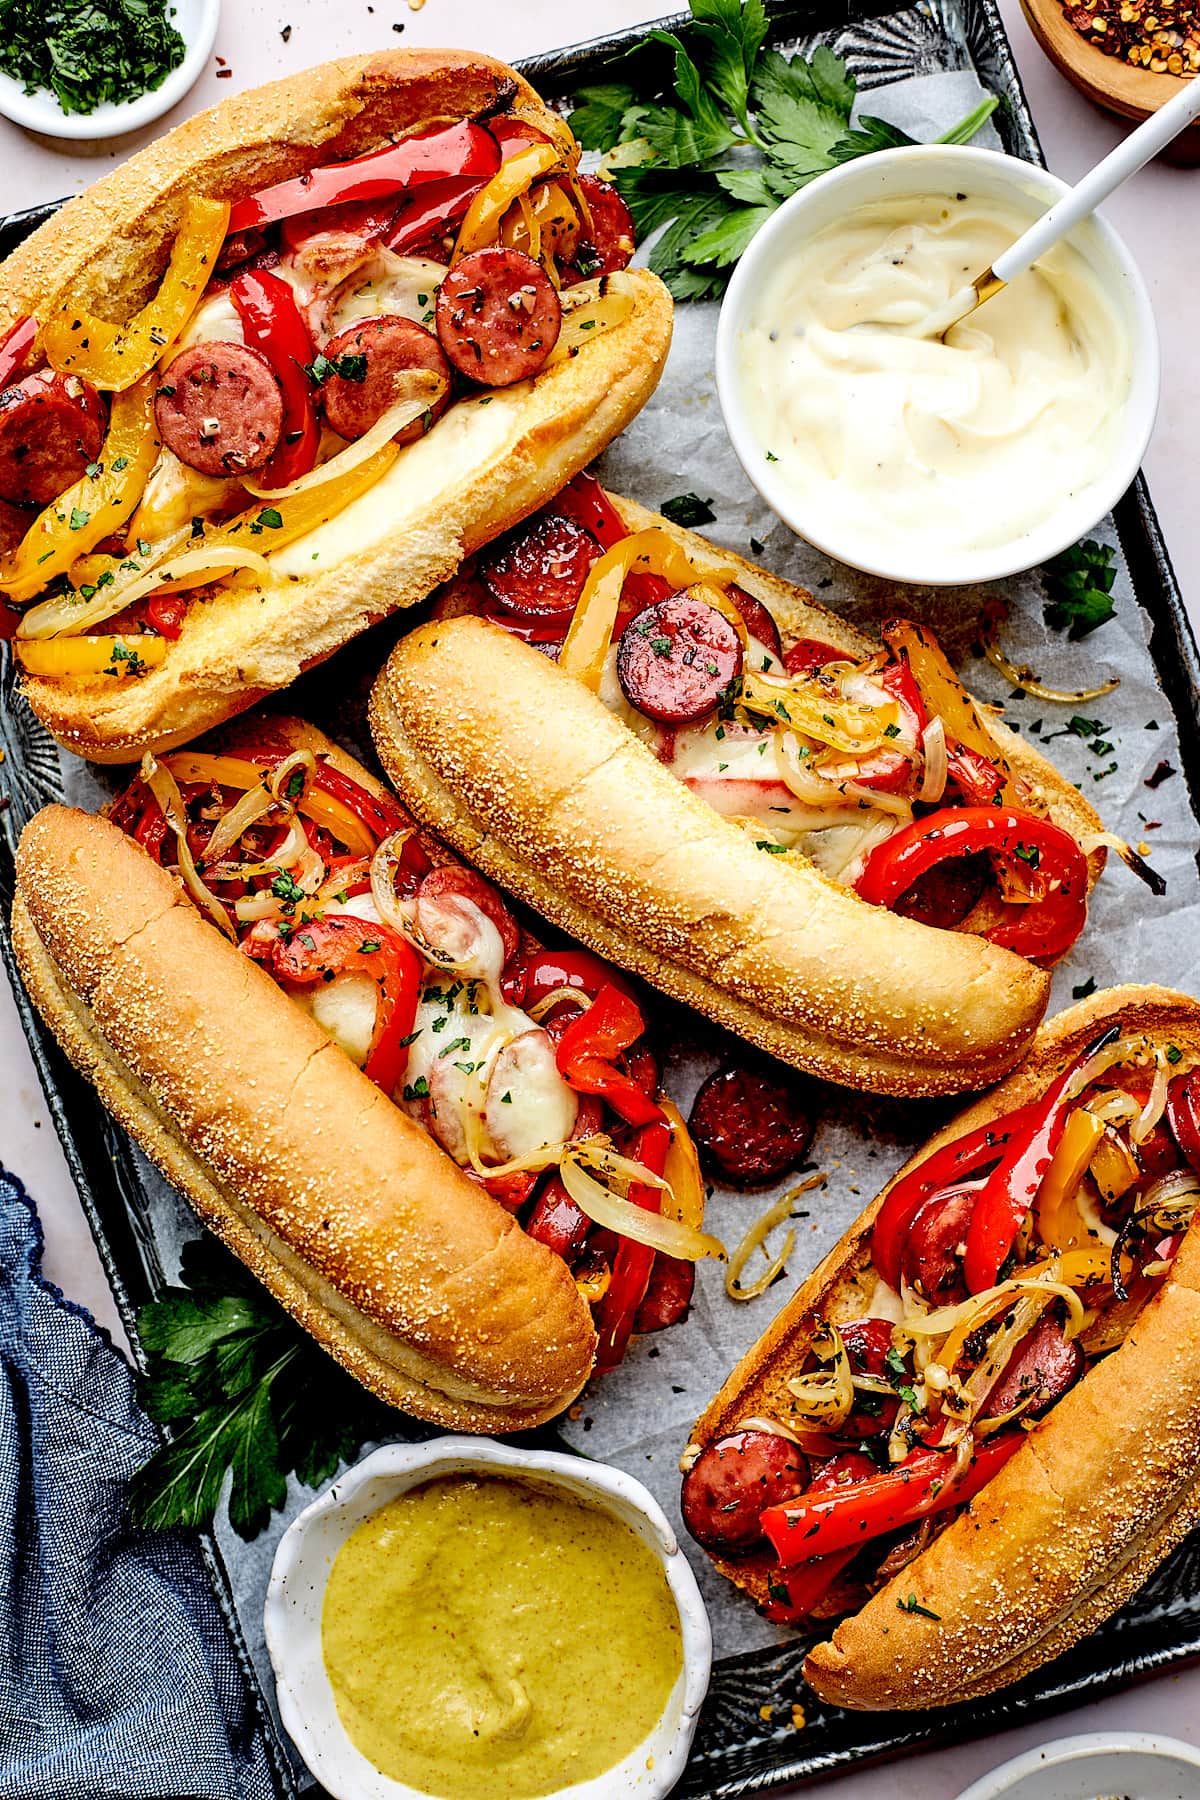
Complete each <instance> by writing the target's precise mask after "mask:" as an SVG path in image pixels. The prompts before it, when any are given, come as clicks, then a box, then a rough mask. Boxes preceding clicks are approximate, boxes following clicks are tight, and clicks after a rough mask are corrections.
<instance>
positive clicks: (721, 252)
mask: <svg viewBox="0 0 1200 1800" xmlns="http://www.w3.org/2000/svg"><path fill="white" fill-rule="evenodd" d="M690 6H691V13H692V20H691V29H690V37H689V40H688V41H687V42H686V43H685V42H684V40H683V39H682V38H681V37H680V36H679V35H678V34H677V33H676V32H673V31H664V30H662V29H661V28H659V29H656V30H653V31H651V32H650V33H649V34H648V35H647V38H646V40H645V41H646V42H647V43H658V44H663V45H665V46H666V47H667V48H668V49H670V50H671V51H672V52H673V57H674V62H673V90H674V91H673V94H672V95H671V96H670V97H669V98H667V99H664V100H662V101H654V102H639V101H637V100H635V98H634V93H633V89H632V88H630V87H627V86H625V85H624V84H622V83H618V82H605V83H600V84H597V85H594V86H590V87H585V88H581V89H580V90H579V96H578V100H579V104H578V105H577V106H576V108H575V110H574V112H573V113H572V114H571V126H572V128H573V130H574V131H575V134H576V136H577V137H578V138H579V140H580V142H581V143H582V144H584V145H585V147H586V148H588V149H591V150H602V151H605V152H607V153H610V154H611V153H612V152H613V151H614V150H616V148H617V147H618V146H621V147H622V154H621V155H620V156H619V157H618V156H614V157H613V158H612V165H611V167H610V169H609V170H608V173H610V174H611V177H612V179H613V180H614V181H615V183H616V186H617V188H618V190H619V192H620V194H621V196H622V198H623V199H624V201H625V203H626V205H627V206H628V207H629V209H630V212H631V213H632V214H633V221H634V226H635V228H636V230H637V233H638V236H639V237H640V238H642V239H645V238H649V237H651V236H652V235H653V234H655V233H657V232H661V235H660V236H659V237H658V238H657V240H656V241H655V242H654V243H653V244H652V245H651V248H650V259H649V260H650V267H651V268H652V269H653V270H654V272H655V274H657V275H660V276H661V277H662V279H663V280H664V281H665V282H666V284H667V286H668V288H669V289H670V290H671V293H672V294H673V295H674V297H675V299H676V300H704V299H714V298H716V297H718V296H719V295H720V294H721V292H722V290H723V289H724V286H725V282H726V279H727V271H728V269H729V268H730V266H731V265H732V264H733V263H735V262H736V261H737V259H738V257H739V256H740V255H741V254H742V252H743V250H744V249H745V248H746V246H747V244H749V242H750V240H751V239H752V238H753V236H754V234H755V232H756V231H757V230H758V229H759V227H760V226H761V225H762V224H764V223H765V221H766V220H767V219H769V218H770V216H771V214H772V213H773V212H774V211H775V209H776V207H777V206H779V205H780V203H781V202H782V201H784V200H786V199H787V198H788V197H789V196H790V195H791V194H793V193H795V191H796V189H797V188H799V187H802V186H803V185H804V184H805V182H808V181H811V180H812V179H813V178H814V176H817V175H821V174H823V173H824V172H825V171H826V170H827V169H832V168H834V167H836V165H837V164H838V163H842V162H848V161H849V160H850V159H851V158H852V157H856V156H863V155H866V154H867V153H868V152H870V151H873V150H879V149H883V148H890V147H892V146H893V145H896V144H907V143H911V142H912V140H911V139H910V138H908V137H906V135H905V134H904V133H903V132H902V131H899V130H897V128H896V127H895V126H893V125H889V124H888V123H887V122H886V121H885V120H882V119H875V118H871V117H869V116H864V117H862V118H860V119H859V120H858V122H857V124H855V125H853V126H852V125H851V112H852V108H853V105H854V100H855V92H856V86H855V80H854V77H853V75H852V74H851V73H850V71H849V70H848V69H847V67H846V65H845V63H844V62H843V61H842V60H841V58H840V57H838V56H836V55H835V54H834V52H833V51H832V50H830V49H829V48H828V46H827V45H824V44H822V45H818V46H817V48H816V49H815V50H814V51H813V54H812V56H811V57H808V58H805V57H804V56H802V55H799V54H797V55H795V56H791V57H787V56H784V55H782V54H781V53H780V52H779V51H777V50H764V49H763V45H764V43H765V40H766V35H767V19H766V12H765V9H764V5H763V0H690ZM996 104H997V102H996V101H995V100H994V99H992V98H989V99H987V100H984V101H982V102H981V103H980V104H979V105H978V106H977V107H975V108H974V109H973V111H972V112H970V113H968V114H967V116H966V118H964V119H962V120H960V121H959V123H958V124H957V125H956V126H954V127H953V128H952V130H950V131H948V132H946V133H945V134H944V136H943V138H942V139H941V140H940V141H942V142H945V143H966V142H968V141H969V139H970V138H972V137H974V135H975V133H976V132H977V131H978V130H979V128H980V126H981V125H982V124H983V123H984V121H985V120H986V119H988V118H990V116H991V114H992V112H993V111H994V110H995V107H996ZM755 155H757V156H758V157H759V158H760V159H761V161H759V162H758V163H754V162H752V161H751V160H750V158H751V157H753V156H755Z"/></svg>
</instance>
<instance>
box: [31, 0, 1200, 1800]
mask: <svg viewBox="0 0 1200 1800" xmlns="http://www.w3.org/2000/svg"><path fill="white" fill-rule="evenodd" d="M680 3H682V0H680ZM411 4H412V0H408V4H406V3H405V0H376V3H375V5H374V7H371V6H368V5H367V4H366V0H349V3H348V0H269V3H268V4H265V5H264V4H263V3H262V0H229V3H228V4H227V5H226V7H225V12H224V17H223V20H222V23H221V26H220V29H219V31H218V34H217V43H216V56H217V57H221V58H224V62H225V66H227V67H228V68H230V69H231V70H232V78H231V79H218V78H217V73H216V70H217V67H218V66H219V65H218V63H217V62H216V61H215V60H214V62H213V64H212V66H211V68H210V71H209V73H208V74H206V75H205V76H203V77H202V78H201V80H200V82H199V83H198V84H197V86H196V87H195V88H194V89H193V91H192V93H191V94H190V95H189V96H188V97H187V99H186V100H185V101H184V102H183V103H182V105H181V106H180V107H178V108H177V109H176V110H175V111H174V112H173V113H170V114H168V115H167V117H166V118H165V119H163V120H160V121H159V122H158V123H157V124H156V125H154V126H153V127H151V128H150V129H149V130H147V131H146V132H144V133H140V134H136V135H133V136H131V137H129V138H126V139H118V140H116V141H115V142H112V143H107V144H100V145H96V146H94V147H92V146H89V145H87V144H86V143H71V144H66V145H62V144H59V143H57V142H56V141H54V140H52V139H48V138H35V137H32V136H30V135H29V134H28V133H25V132H23V131H20V130H19V129H18V128H17V127H16V126H13V125H10V124H9V123H8V122H7V121H6V120H0V166H2V167H3V168H4V169H5V170H6V178H5V204H6V205H11V206H32V205H34V204H35V203H36V202H38V201H40V200H50V199H57V198H58V197H59V196H60V195H62V194H67V193H73V192H76V191H77V190H78V189H80V188H82V187H85V186H86V185H87V184H88V183H89V182H90V181H93V180H95V179H96V177H97V176H99V175H101V174H103V173H104V172H105V171H106V170H107V169H108V168H109V167H111V166H112V164H113V163H115V162H118V161H121V160H122V159H123V158H124V157H125V156H127V155H128V154H129V153H130V152H131V151H132V150H134V149H136V148H137V147H138V146H139V144H141V143H143V142H146V141H148V140H149V139H150V138H152V137H154V136H157V135H159V134H160V133H161V132H162V131H164V130H166V129H167V128H169V127H170V126H171V125H174V124H178V123H179V121H180V120H181V119H183V118H186V117H187V116H188V114H190V113H192V112H195V111H197V110H198V109H199V108H200V107H202V106H207V105H211V104H212V103H213V102H215V101H217V100H220V99H224V98H225V97H226V96H227V95H228V94H229V93H230V91H231V89H240V88H245V87H252V86H254V85H255V84H256V83H258V82H261V81H266V80H269V79H270V78H271V77H273V76H276V75H284V74H288V73H290V72H291V71H293V70H298V69H303V68H305V67H307V66H308V65H310V64H312V63H315V62H320V61H322V60H324V59H325V58H327V57H332V56H341V55H346V54H348V53H350V52H352V51H356V50H366V49H370V48H373V47H375V48H378V47H382V46H388V47H391V46H393V45H395V44H396V43H399V42H401V41H402V42H404V43H405V44H415V45H426V44H428V45H432V44H469V45H471V46H473V47H475V48H477V49H482V50H489V51H493V52H495V53H496V54H498V55H501V56H504V57H507V58H510V59H511V58H513V57H517V56H521V55H527V54H529V53H531V52H534V51H537V50H542V49H549V48H551V47H553V46H555V45H557V44H559V43H561V42H562V41H563V40H564V37H567V36H577V37H578V36H583V35H588V36H591V35H598V34H601V33H604V32H607V31H613V30H619V29H620V28H622V27H624V26H626V25H630V24H634V23H636V22H638V21H639V20H643V19H648V18H651V17H653V16H655V15H657V14H661V13H662V12H665V11H669V10H672V4H671V0H664V3H663V4H662V5H660V6H655V5H654V4H653V3H652V0H601V3H600V4H597V5H593V6H592V7H591V8H590V9H587V10H576V11H574V12H572V11H571V9H564V7H563V6H562V4H561V0H506V3H505V4H503V5H496V4H495V0H429V3H428V5H424V6H422V7H421V8H420V9H419V10H417V11H412V10H410V7H411ZM1000 6H1001V11H1002V12H1003V14H1004V17H1005V22H1006V24H1007V27H1008V30H1009V34H1010V36H1011V38H1012V40H1013V44H1014V46H1015V50H1016V56H1017V61H1018V64H1019V65H1020V69H1021V75H1022V78H1023V80H1024V82H1025V86H1026V90H1027V93H1028V95H1029V100H1030V104H1031V107H1032V109H1033V114H1034V118H1035V119H1036V120H1037V124H1038V128H1039V131H1040V133H1041V138H1042V145H1043V148H1044V150H1045V152H1046V156H1047V159H1048V161H1049V164H1050V167H1051V168H1052V169H1054V170H1055V171H1056V172H1057V173H1058V174H1059V175H1062V176H1064V177H1065V178H1066V179H1067V180H1075V179H1077V178H1078V177H1079V175H1081V174H1082V172H1083V171H1084V170H1085V169H1086V168H1088V167H1090V166H1091V164H1092V163H1094V162H1097V161H1098V160H1099V159H1100V157H1101V156H1103V155H1104V154H1105V152H1106V151H1107V150H1109V149H1110V148H1111V147H1112V145H1113V144H1114V143H1116V142H1117V140H1118V138H1119V137H1120V136H1121V135H1122V134H1123V131H1124V126H1123V125H1122V124H1121V123H1120V122H1118V121H1117V120H1115V119H1112V118H1109V117H1108V116H1107V115H1106V114H1103V113H1100V112H1097V111H1095V110H1094V109H1093V108H1092V107H1090V106H1089V105H1088V104H1087V102H1086V101H1084V100H1083V99H1082V98H1081V97H1080V96H1079V95H1078V94H1077V93H1076V92H1075V90H1074V89H1073V88H1072V87H1070V86H1069V85H1068V84H1067V83H1066V82H1065V81H1064V80H1063V79H1062V77H1061V76H1060V75H1059V74H1058V72H1057V71H1056V70H1055V69H1054V68H1053V67H1052V65H1051V64H1050V63H1048V62H1047V61H1046V60H1045V58H1044V57H1043V56H1042V54H1041V52H1040V51H1039V49H1038V47H1037V45H1036V44H1035V43H1034V41H1033V39H1032V37H1031V36H1030V34H1029V31H1028V28H1027V27H1026V25H1025V22H1024V20H1023V18H1022V16H1021V11H1020V6H1019V4H1018V0H1000ZM289 23H290V25H291V27H292V30H291V35H290V38H289V41H288V42H287V43H286V44H285V43H284V42H283V41H282V38H281V35H280V33H281V30H282V28H283V27H284V26H286V25H288V24H289ZM393 23H395V24H402V25H403V26H404V31H403V34H402V36H398V35H393V33H392V29H391V27H392V25H393ZM1198 200H1200V170H1191V169H1174V168H1171V167H1169V166H1167V165H1165V164H1161V163H1160V164H1157V165H1155V166H1154V167H1152V168H1150V169H1147V170H1146V171H1145V172H1144V173H1143V174H1142V175H1140V176H1139V177H1137V179H1136V180H1135V182H1134V183H1133V185H1132V186H1131V187H1130V188H1129V189H1128V190H1127V191H1126V192H1125V193H1124V194H1119V195H1117V197H1116V198H1115V199H1114V200H1113V201H1111V202H1110V203H1109V205H1108V207H1107V208H1106V213H1107V216H1108V218H1109V219H1110V220H1111V221H1112V223H1113V224H1114V225H1115V226H1116V227H1117V229H1118V230H1119V231H1121V232H1122V233H1123V235H1124V236H1125V238H1126V239H1127V241H1128V243H1129V244H1130V246H1131V247H1132V249H1133V250H1134V253H1135V254H1136V256H1137V257H1138V259H1139V261H1140V263H1141V266H1142V269H1143V272H1144V274H1145V276H1146V279H1147V281H1148V283H1149V287H1150V292H1151V296H1152V298H1153V300H1154V303H1155V309H1156V312H1157V315H1158V324H1159V331H1160V333H1161V336H1162V349H1163V365H1164V381H1163V401H1162V409H1161V412H1160V414H1159V421H1158V428H1157V431H1156V433H1155V437H1154V441H1153V443H1152V445H1151V448H1150V452H1149V455H1148V457H1147V459H1146V470H1147V474H1148V476H1149V480H1150V485H1151V491H1152V493H1153V495H1154V499H1155V503H1156V505H1157V507H1158V511H1159V515H1160V517H1161V519H1162V524H1163V529H1164V532H1165V534H1166V539H1167V543H1168V545H1169V546H1170V549H1171V554H1172V556H1173V558H1174V561H1175V568H1176V571H1177V573H1178V576H1179V580H1180V584H1181V586H1182V588H1183V593H1184V598H1185V601H1187V602H1188V605H1189V610H1190V613H1191V617H1192V620H1193V624H1194V625H1197V626H1200V511H1198V509H1197V507H1196V504H1195V468H1196V465H1195V462H1194V460H1193V458H1192V457H1191V455H1190V454H1189V452H1190V450H1191V438H1190V430H1189V428H1190V427H1192V426H1193V424H1194V420H1195V417H1196V414H1197V407H1198V403H1200V334H1198V333H1197V330H1196V319H1197V303H1196V296H1197V294H1198V293H1200V232H1198V231H1197V230H1196V227H1195V221H1196V216H1197V204H1198ZM680 473H681V474H683V473H686V471H685V470H681V471H680ZM0 1084H2V1088H3V1092H4V1093H5V1094H6V1095H8V1096H9V1097H10V1102H9V1104H8V1105H7V1106H6V1107H5V1123H4V1127H3V1132H2V1134H0V1160H3V1161H4V1163H6V1164H7V1165H8V1167H9V1168H11V1169H12V1170H13V1171H14V1173H16V1174H17V1175H19V1176H20V1177H21V1179H22V1180H23V1181H24V1182H25V1183H26V1184H27V1186H28V1187H29V1189H30V1191H31V1193H32V1194H33V1195H34V1196H35V1197H36V1199H37V1201H38V1204H39V1207H40V1209H41V1213H42V1218H43V1221H44V1223H45V1227H46V1239H47V1254H46V1272H47V1274H48V1275H49V1276H50V1277H51V1279H53V1280H54V1281H57V1282H58V1283H59V1284H60V1285H61V1286H62V1288H63V1290H64V1291H65V1292H66V1293H67V1294H68V1295H69V1296H70V1297H71V1298H72V1299H75V1300H79V1301H81V1302H83V1303H84V1304H85V1305H87V1306H89V1307H90V1308H91V1309H92V1311H93V1312H94V1313H95V1314H96V1316H97V1318H98V1319H100V1320H101V1321H102V1322H103V1323H104V1324H106V1325H108V1326H109V1327H110V1329H112V1330H113V1332H114V1333H115V1334H116V1335H117V1336H118V1338H119V1337H120V1325H119V1322H118V1320H117V1317H116V1313H115V1311H114V1308H113V1305H112V1300H111V1297H110V1295H109V1292H108V1287H107V1283H106V1282H105V1278H104V1274H103V1271H102V1269H101V1267H100V1264H99V1261H98V1259H97V1257H96V1253H95V1249H94V1247H93V1244H92V1240H91V1236H90V1234H89V1232H88V1228H87V1225H86V1223H85V1221H84V1218H83V1214H82V1212H81V1211H80V1208H79V1203H78V1200H77V1199H76V1196H75V1192H74V1188H73V1186H72V1183H71V1180H70V1177H69V1175H68V1173H67V1169H66V1165H65V1163H64V1161H63V1157H62V1154H61V1151H60V1149H59V1145H58V1140H57V1139H56V1137H55V1136H54V1131H53V1127H52V1126H51V1124H50V1121H49V1118H48V1116H47V1113H46V1108H45V1105H44V1102H43V1098H42V1093H41V1088H40V1086H39V1084H38V1080H37V1076H36V1075H35V1073H34V1070H33V1066H32V1064H31V1062H30V1059H29V1054H28V1051H27V1049H26V1047H25V1041H24V1037H23V1035H22V1033H21V1030H20V1026H19V1024H18V1021H17V1015H16V1010H15V1007H14V1005H13V1001H12V996H11V994H10V993H9V991H8V987H7V984H4V983H0ZM1131 1730H1134V1731H1153V1732H1159V1733H1163V1734H1169V1735H1173V1736H1176V1737H1180V1738H1184V1739H1186V1740H1187V1741H1188V1742H1190V1743H1194V1744H1197V1745H1200V1669H1195V1670H1191V1671H1188V1672H1185V1673H1182V1674H1179V1675H1171V1676H1165V1677H1163V1678H1161V1679H1159V1680H1157V1681H1153V1682H1149V1683H1146V1684H1144V1685H1142V1686H1140V1687H1138V1688H1136V1689H1134V1690H1132V1691H1130V1692H1128V1693H1125V1694H1117V1695H1114V1696H1113V1697H1111V1698H1109V1699H1107V1700H1103V1701H1100V1702H1098V1703H1097V1704H1095V1705H1093V1706H1089V1707H1086V1708H1083V1709H1080V1710H1077V1711H1074V1712H1070V1713H1067V1714H1063V1715H1061V1716H1060V1717H1059V1718H1057V1719H1050V1720H1047V1721H1045V1722H1044V1723H1043V1724H1041V1725H1036V1726H1030V1727H1028V1728H1027V1729H1024V1730H1020V1731H1013V1732H1008V1733H1006V1734H1004V1735H1003V1736H1000V1737H991V1738H985V1739H981V1740H980V1741H978V1742H977V1743H973V1744H968V1745H963V1746H960V1747H957V1748H954V1749H947V1750H941V1751H936V1752H930V1753H927V1754H925V1755H922V1756H919V1757H910V1758H906V1759H904V1760H902V1761H899V1762H895V1763H892V1764H889V1765H888V1766H887V1767H886V1768H877V1769H869V1770H867V1769H864V1770H862V1771H861V1772H857V1773H851V1774H848V1775H844V1776H841V1777H840V1778H838V1779H837V1780H836V1781H828V1782H823V1783H819V1784H817V1785H818V1788H819V1790H820V1791H821V1792H822V1793H828V1794H829V1796H830V1800H835V1796H836V1800H953V1796H955V1795H957V1794H958V1793H959V1791H960V1790H961V1789H962V1788H964V1787H966V1786H967V1785H968V1784H969V1783H970V1782H972V1781H974V1780H976V1779H977V1778H978V1777H979V1776H980V1775H982V1774H984V1773H985V1772H986V1771H987V1770H989V1769H991V1768H994V1767H995V1766H996V1765H997V1764H999V1763H1001V1762H1004V1761H1006V1760H1007V1759H1008V1758H1009V1757H1011V1756H1015V1755H1017V1754H1018V1752H1020V1751H1022V1750H1025V1749H1028V1748H1029V1747H1030V1746H1032V1745H1034V1744H1040V1743H1045V1742H1047V1741H1048V1740H1050V1739H1051V1738H1055V1737H1061V1736H1065V1735H1068V1734H1074V1733H1076V1732H1083V1731H1114V1732H1117V1731H1131ZM805 1791H806V1792H812V1791H814V1790H813V1789H812V1788H811V1787H810V1788H808V1789H806V1790H805Z"/></svg>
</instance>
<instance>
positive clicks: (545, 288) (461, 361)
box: [436, 245, 562, 387]
mask: <svg viewBox="0 0 1200 1800" xmlns="http://www.w3.org/2000/svg"><path fill="white" fill-rule="evenodd" d="M436 316H437V332H438V337H439V338H440V340H441V345H442V349H443V350H444V351H445V352H446V355H447V356H448V357H449V358H450V361H451V362H452V363H453V364H454V367H455V368H456V369H457V370H458V372H459V374H460V375H465V376H466V377H467V379H468V380H469V381H477V382H479V384H480V385H481V386H482V387H511V385H512V384H513V382H514V381H525V380H526V379H527V378H528V377H529V376H531V375H536V374H537V372H538V370H539V369H540V368H541V367H542V365H543V363H544V362H545V360H546V358H547V357H548V356H549V354H550V352H551V351H552V350H553V348H554V346H555V344H556V343H557V342H558V334H559V331H560V330H561V328H562V306H561V304H560V302H559V298H558V295H557V294H556V293H555V291H554V284H553V282H552V281H551V280H550V277H549V276H548V275H547V274H546V271H545V270H544V269H543V268H542V266H541V264H540V263H537V262H534V260H533V258H532V256H526V254H525V252H524V251H523V250H506V249H504V248H502V247H501V246H500V245H492V246H490V247H489V248H488V249H486V250H473V251H471V253H470V254H469V255H467V256H464V257H463V259H462V261H461V262H460V263H456V264H455V266H454V268H452V269H451V271H450V273H449V274H448V275H447V276H446V279H445V280H444V281H443V282H442V285H441V287H440V288H439V289H438V297H437V315H436Z"/></svg>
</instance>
